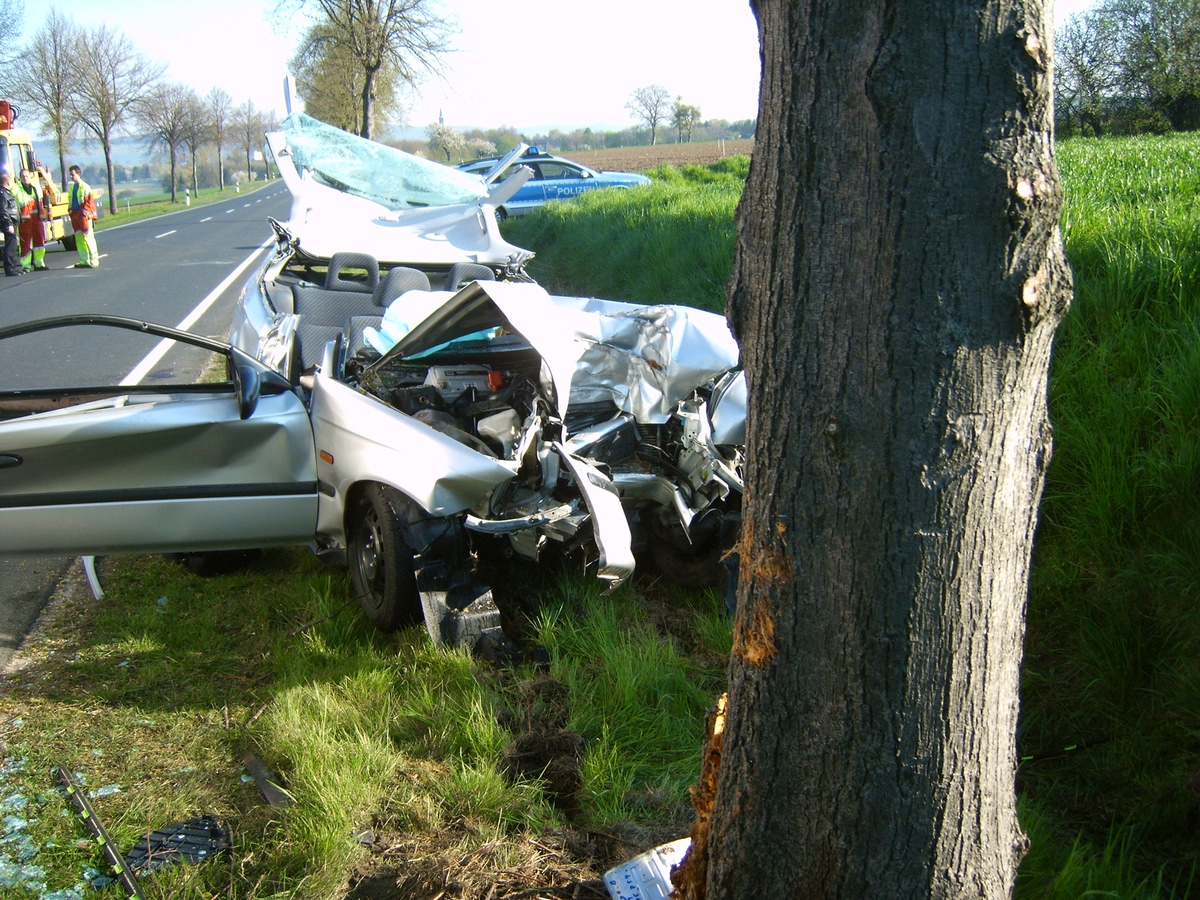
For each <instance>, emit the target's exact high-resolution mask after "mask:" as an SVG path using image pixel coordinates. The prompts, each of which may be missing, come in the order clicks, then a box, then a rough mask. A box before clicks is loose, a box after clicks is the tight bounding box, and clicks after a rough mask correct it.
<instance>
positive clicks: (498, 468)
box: [312, 374, 516, 538]
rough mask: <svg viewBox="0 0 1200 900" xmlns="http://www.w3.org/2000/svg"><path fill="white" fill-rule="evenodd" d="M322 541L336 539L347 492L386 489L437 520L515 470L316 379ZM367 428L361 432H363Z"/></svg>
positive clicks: (363, 397) (330, 382)
mask: <svg viewBox="0 0 1200 900" xmlns="http://www.w3.org/2000/svg"><path fill="white" fill-rule="evenodd" d="M312 421H313V432H314V440H315V442H316V446H317V450H318V453H319V454H320V459H319V461H318V463H317V473H318V477H319V479H320V481H321V483H322V484H323V485H324V486H325V492H324V493H323V495H322V498H321V520H320V521H321V526H320V531H321V532H322V533H323V534H327V535H332V536H334V537H337V538H341V537H342V535H341V529H342V521H341V517H342V508H343V506H344V503H345V498H346V497H347V496H348V494H349V492H350V490H351V488H352V487H353V486H354V485H355V484H359V483H362V482H364V481H372V482H378V483H380V484H386V485H389V486H391V487H394V488H396V489H397V490H399V491H401V492H402V493H403V494H405V495H406V496H408V497H410V498H411V499H413V500H415V501H417V503H419V504H420V505H421V507H422V508H423V509H425V510H426V511H428V512H429V513H431V514H433V515H437V516H445V515H452V514H454V513H459V512H462V511H463V510H465V509H469V508H470V507H472V506H474V505H476V504H477V503H479V502H480V500H481V499H482V498H484V497H486V496H487V494H488V492H489V491H491V490H492V489H493V488H494V487H496V486H497V485H498V484H501V483H503V482H505V481H508V480H509V479H511V478H512V477H513V476H514V475H515V474H516V467H515V466H513V465H512V464H507V465H506V464H505V463H504V462H503V461H501V460H497V459H494V458H489V457H487V456H483V455H482V454H480V453H477V452H475V451H473V450H471V449H470V448H468V447H466V446H464V445H463V444H461V443H459V442H458V441H456V440H454V439H453V438H450V437H447V436H446V435H444V434H441V433H439V432H437V431H434V430H433V429H432V428H430V427H428V426H427V425H424V424H422V423H421V422H418V421H417V420H416V419H414V418H412V417H411V416H407V415H405V414H404V413H402V412H399V411H398V410H395V409H392V408H391V407H388V406H386V405H384V404H381V403H380V402H379V401H378V400H376V399H375V398H373V397H371V396H368V395H366V394H363V393H360V392H359V391H357V390H355V389H353V388H351V387H349V386H347V385H345V384H342V383H341V382H339V381H337V380H336V379H333V378H328V377H325V376H323V375H320V374H318V375H317V377H316V378H315V379H314V384H313V393H312ZM365 426H369V427H365Z"/></svg>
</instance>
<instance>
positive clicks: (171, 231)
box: [154, 228, 176, 241]
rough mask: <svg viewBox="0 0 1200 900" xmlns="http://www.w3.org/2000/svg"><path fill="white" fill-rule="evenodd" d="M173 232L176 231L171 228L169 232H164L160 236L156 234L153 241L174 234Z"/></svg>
mask: <svg viewBox="0 0 1200 900" xmlns="http://www.w3.org/2000/svg"><path fill="white" fill-rule="evenodd" d="M175 231H176V229H174V228H172V229H171V230H170V231H164V232H163V233H162V234H156V235H155V236H154V239H155V240H156V241H157V240H158V239H159V238H160V237H166V236H167V235H168V234H174V233H175Z"/></svg>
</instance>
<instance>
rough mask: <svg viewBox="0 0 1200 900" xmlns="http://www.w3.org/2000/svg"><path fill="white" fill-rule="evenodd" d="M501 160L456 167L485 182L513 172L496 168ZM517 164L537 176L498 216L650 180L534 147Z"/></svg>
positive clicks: (497, 210) (530, 180) (477, 161)
mask: <svg viewBox="0 0 1200 900" xmlns="http://www.w3.org/2000/svg"><path fill="white" fill-rule="evenodd" d="M500 163H501V160H500V159H497V158H489V159H477V160H472V161H471V162H466V163H461V164H460V165H458V166H455V168H457V169H461V170H462V171H464V172H470V173H472V174H474V175H482V176H483V178H484V180H485V181H492V180H494V179H496V178H502V177H504V176H505V175H506V174H507V173H508V172H510V171H511V169H508V170H501V171H495V170H496V169H497V168H498V167H499V166H500ZM515 166H525V167H527V168H528V169H530V170H531V171H532V172H533V175H532V177H530V179H529V180H528V181H526V182H525V184H524V186H523V187H522V188H521V189H520V190H518V191H517V192H516V193H515V194H514V195H513V196H512V197H510V198H509V199H508V200H507V201H506V202H505V203H504V204H503V205H502V206H499V207H497V209H496V215H497V216H498V217H499V218H501V219H503V218H504V217H505V216H519V215H521V214H522V213H526V212H528V211H529V210H531V209H533V208H534V207H536V206H541V205H542V204H543V203H546V202H547V201H550V200H570V199H571V198H572V197H578V196H579V195H580V194H582V193H583V192H584V191H591V190H595V189H596V188H609V187H615V188H630V187H637V186H639V185H644V184H649V183H650V179H649V178H647V177H646V176H645V175H636V174H633V173H631V172H598V171H596V170H595V169H589V168H588V167H587V166H584V165H580V164H579V163H577V162H572V161H571V160H569V159H563V158H562V157H561V156H551V155H550V154H548V153H542V152H541V151H540V150H539V149H538V148H537V147H530V148H529V149H528V150H526V151H525V152H524V153H523V154H521V156H520V157H519V158H518V159H517V160H516V161H515V165H514V167H515Z"/></svg>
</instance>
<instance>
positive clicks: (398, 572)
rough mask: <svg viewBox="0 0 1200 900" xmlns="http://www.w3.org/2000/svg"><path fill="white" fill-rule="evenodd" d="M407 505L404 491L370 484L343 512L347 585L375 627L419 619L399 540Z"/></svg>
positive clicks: (407, 558) (407, 554) (409, 560)
mask: <svg viewBox="0 0 1200 900" xmlns="http://www.w3.org/2000/svg"><path fill="white" fill-rule="evenodd" d="M411 508H412V504H411V501H409V500H408V498H406V497H405V496H404V495H402V494H400V493H399V492H397V491H395V490H392V489H391V488H388V487H385V486H384V485H379V484H375V485H371V486H370V487H368V488H367V489H366V490H365V491H363V492H362V493H360V494H359V495H358V496H357V497H356V498H355V500H354V502H353V503H352V505H351V508H350V510H349V514H348V516H347V522H346V550H347V557H348V561H349V564H350V584H351V586H352V588H353V590H354V595H355V596H356V597H357V598H358V602H359V605H361V606H362V609H363V612H364V613H366V616H367V618H368V619H370V620H371V622H372V624H374V625H375V627H376V628H378V629H379V630H380V631H395V630H396V629H397V628H400V627H402V626H405V625H411V624H414V623H415V622H418V621H420V618H421V597H420V594H419V593H418V592H417V579H416V575H415V573H414V572H413V554H412V550H410V549H409V547H408V545H407V544H406V543H405V542H404V526H405V524H406V522H407V520H408V515H407V514H408V512H409V511H410V510H411Z"/></svg>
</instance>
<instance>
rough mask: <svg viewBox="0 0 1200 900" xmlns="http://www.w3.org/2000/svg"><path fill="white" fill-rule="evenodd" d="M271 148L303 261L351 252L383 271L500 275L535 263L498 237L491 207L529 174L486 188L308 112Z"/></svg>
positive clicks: (273, 135) (270, 139)
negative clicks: (467, 269) (495, 270)
mask: <svg viewBox="0 0 1200 900" xmlns="http://www.w3.org/2000/svg"><path fill="white" fill-rule="evenodd" d="M266 140H267V145H268V147H269V148H270V150H271V152H272V154H273V155H274V157H275V163H276V165H277V167H278V169H279V174H280V177H281V178H282V179H283V181H284V183H285V184H286V185H287V188H288V190H289V191H290V192H291V194H292V210H291V215H290V218H289V219H288V221H287V223H286V227H287V229H288V231H289V232H290V233H291V234H292V235H293V237H294V238H295V239H296V243H297V246H298V247H299V249H300V251H301V252H303V253H304V254H306V255H307V256H310V257H314V258H326V259H327V258H329V257H330V256H332V255H333V254H334V253H335V252H338V251H341V250H345V249H347V248H351V247H352V248H353V249H354V250H355V251H357V252H361V253H369V254H371V255H372V256H374V257H375V258H376V259H378V260H379V261H380V262H381V263H386V264H396V265H415V266H417V267H424V266H441V267H445V266H449V265H452V264H453V263H456V262H474V263H481V264H484V265H488V266H493V267H504V266H507V265H510V264H512V262H513V261H514V260H524V259H527V258H528V257H530V256H532V254H531V253H530V252H529V251H528V250H525V249H523V248H521V247H517V246H516V245H514V244H510V243H509V242H508V241H506V240H505V239H504V237H503V235H501V234H500V230H499V228H498V227H497V225H496V216H495V205H496V201H493V199H492V194H493V193H495V196H496V197H497V198H499V201H500V202H503V200H506V199H507V198H508V196H509V194H511V193H512V192H513V191H515V190H517V189H519V187H520V185H521V184H522V179H523V178H527V177H529V175H528V174H526V175H521V174H520V173H518V174H517V175H515V176H514V177H516V178H517V181H515V182H514V183H513V184H511V185H510V184H508V183H507V182H505V183H504V184H502V185H498V186H495V187H493V188H491V189H489V186H488V185H486V184H485V183H484V182H483V180H482V179H481V178H478V177H476V176H473V175H468V174H465V173H462V172H459V171H457V170H455V169H453V168H451V167H449V166H443V165H441V164H440V163H435V162H431V161H429V160H425V159H421V158H420V157H418V156H413V155H412V154H409V153H404V152H403V151H401V150H396V149H394V148H392V147H388V146H386V145H384V144H379V143H376V142H375V141H370V140H367V139H366V138H361V137H358V136H357V135H353V134H350V133H348V132H345V131H342V130H341V129H339V128H334V127H332V126H330V125H326V124H325V123H323V122H320V121H318V120H317V119H313V118H312V117H310V116H306V115H304V114H302V113H295V114H293V115H290V116H288V117H287V118H286V119H284V121H283V123H282V124H281V126H280V130H279V131H273V132H270V133H268V134H267V136H266ZM508 180H509V181H511V180H512V179H511V178H510V179H508Z"/></svg>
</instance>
